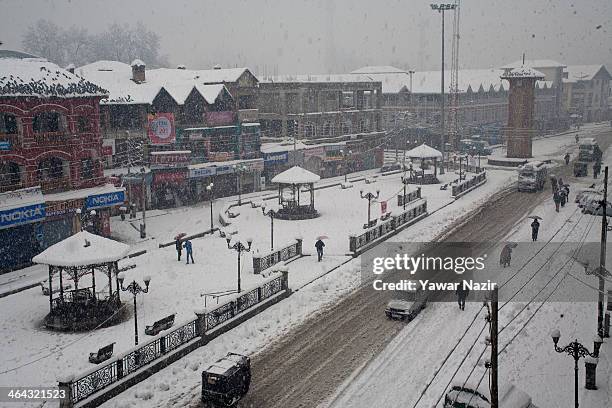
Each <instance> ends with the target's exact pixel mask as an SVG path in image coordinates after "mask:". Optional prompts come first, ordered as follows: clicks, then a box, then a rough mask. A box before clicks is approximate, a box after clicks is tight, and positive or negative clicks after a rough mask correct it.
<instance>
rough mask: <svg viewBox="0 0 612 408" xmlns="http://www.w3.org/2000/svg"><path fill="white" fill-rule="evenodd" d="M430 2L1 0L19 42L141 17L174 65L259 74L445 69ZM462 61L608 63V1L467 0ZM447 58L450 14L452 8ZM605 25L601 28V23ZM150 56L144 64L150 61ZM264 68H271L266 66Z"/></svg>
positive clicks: (611, 45) (8, 41) (1, 26)
mask: <svg viewBox="0 0 612 408" xmlns="http://www.w3.org/2000/svg"><path fill="white" fill-rule="evenodd" d="M430 3H431V1H429V0H378V1H374V0H336V1H331V0H329V1H325V0H222V1H221V0H217V1H214V0H193V1H186V0H105V1H94V0H72V1H68V0H38V1H35V0H0V41H3V42H4V43H5V44H4V45H3V46H2V47H3V48H9V49H20V48H21V36H22V34H23V32H24V31H25V29H26V28H27V27H28V26H29V25H31V24H33V23H34V22H35V21H36V20H37V19H39V18H46V19H49V20H51V21H53V22H55V23H56V24H58V25H65V26H70V25H73V24H76V25H80V26H84V27H86V28H88V29H89V31H90V32H98V31H102V30H103V29H104V28H105V27H106V26H107V25H108V24H110V23H112V22H119V23H126V22H136V21H142V22H143V23H144V24H145V25H147V26H148V27H149V28H150V29H152V30H154V31H156V32H157V33H158V34H159V35H160V37H161V40H162V47H161V48H162V49H161V53H162V54H166V55H168V57H169V60H170V62H171V63H172V65H177V64H185V65H187V67H188V68H207V67H211V66H212V65H214V64H216V63H220V64H221V65H223V66H226V67H227V66H234V65H239V66H248V67H250V68H252V69H253V70H254V71H256V72H259V73H263V72H264V70H266V71H267V72H268V73H274V72H278V73H330V72H334V73H340V72H348V71H350V70H353V69H356V68H358V67H360V66H363V65H396V66H400V67H404V68H408V67H410V68H413V69H416V70H426V69H439V66H440V15H439V14H438V13H437V12H433V11H432V10H431V8H430ZM461 3H462V10H461V25H460V32H461V42H460V66H461V67H465V68H487V67H499V66H500V65H503V64H504V63H508V62H511V61H514V60H517V59H519V58H520V57H521V54H522V52H523V51H524V52H526V53H527V58H541V59H543V58H546V59H554V60H557V61H559V62H562V63H565V64H595V63H606V64H607V65H608V68H609V69H610V65H612V41H611V40H610V39H611V38H612V30H611V29H612V3H611V2H610V0H573V1H568V0H505V1H500V0H463V1H462V2H461ZM446 22H447V24H446V31H447V33H448V34H449V35H448V37H447V39H448V40H447V51H448V54H447V56H448V58H447V64H450V45H451V37H450V33H451V30H452V14H451V13H447V18H446ZM598 26H601V27H600V28H597V27H598ZM145 62H146V61H145ZM264 67H265V68H264Z"/></svg>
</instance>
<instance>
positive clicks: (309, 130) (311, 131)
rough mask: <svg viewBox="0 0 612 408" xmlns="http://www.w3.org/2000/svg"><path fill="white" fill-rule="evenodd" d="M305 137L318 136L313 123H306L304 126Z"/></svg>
mask: <svg viewBox="0 0 612 408" xmlns="http://www.w3.org/2000/svg"><path fill="white" fill-rule="evenodd" d="M304 136H305V137H315V136H316V128H315V125H314V124H312V123H306V124H305V125H304Z"/></svg>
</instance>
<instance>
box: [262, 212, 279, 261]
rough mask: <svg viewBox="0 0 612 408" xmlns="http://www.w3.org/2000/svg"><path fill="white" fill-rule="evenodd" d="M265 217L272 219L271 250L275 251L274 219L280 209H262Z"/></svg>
mask: <svg viewBox="0 0 612 408" xmlns="http://www.w3.org/2000/svg"><path fill="white" fill-rule="evenodd" d="M261 212H262V213H263V215H267V216H269V217H270V250H271V251H274V217H276V213H277V212H278V208H275V207H271V206H270V207H261Z"/></svg>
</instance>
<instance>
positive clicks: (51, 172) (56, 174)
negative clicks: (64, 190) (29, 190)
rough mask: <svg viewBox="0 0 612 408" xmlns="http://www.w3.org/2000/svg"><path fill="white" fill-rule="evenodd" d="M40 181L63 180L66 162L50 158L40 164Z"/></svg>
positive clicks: (38, 172)
mask: <svg viewBox="0 0 612 408" xmlns="http://www.w3.org/2000/svg"><path fill="white" fill-rule="evenodd" d="M37 176H38V179H39V180H41V181H44V180H48V179H61V178H63V177H64V162H63V161H62V159H60V158H58V157H50V158H48V159H45V160H42V161H41V162H39V163H38V170H37Z"/></svg>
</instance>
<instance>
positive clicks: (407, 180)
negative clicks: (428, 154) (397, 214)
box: [402, 172, 410, 210]
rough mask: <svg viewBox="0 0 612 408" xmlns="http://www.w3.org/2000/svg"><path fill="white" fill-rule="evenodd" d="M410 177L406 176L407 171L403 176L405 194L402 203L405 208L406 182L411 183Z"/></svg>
mask: <svg viewBox="0 0 612 408" xmlns="http://www.w3.org/2000/svg"><path fill="white" fill-rule="evenodd" d="M409 182H410V179H409V178H408V177H406V172H404V175H403V176H402V184H403V185H404V196H403V197H402V204H403V205H404V210H405V209H406V184H409Z"/></svg>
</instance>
